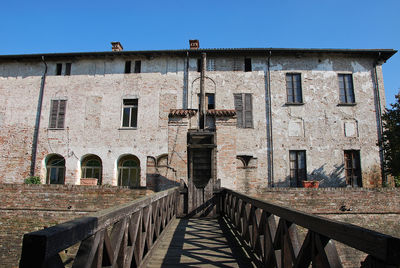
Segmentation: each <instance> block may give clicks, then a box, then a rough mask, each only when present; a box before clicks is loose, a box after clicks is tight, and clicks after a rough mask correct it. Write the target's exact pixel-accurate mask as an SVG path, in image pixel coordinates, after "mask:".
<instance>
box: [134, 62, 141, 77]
mask: <svg viewBox="0 0 400 268" xmlns="http://www.w3.org/2000/svg"><path fill="white" fill-rule="evenodd" d="M141 69H142V61H140V60H136V61H135V70H134V71H135V74H138V73H140V72H141Z"/></svg>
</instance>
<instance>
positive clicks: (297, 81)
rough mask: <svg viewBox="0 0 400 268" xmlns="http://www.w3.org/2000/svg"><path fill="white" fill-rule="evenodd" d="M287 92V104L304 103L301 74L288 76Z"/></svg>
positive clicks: (288, 74)
mask: <svg viewBox="0 0 400 268" xmlns="http://www.w3.org/2000/svg"><path fill="white" fill-rule="evenodd" d="M286 91H287V103H303V94H302V91H301V75H300V74H290V73H287V74H286Z"/></svg>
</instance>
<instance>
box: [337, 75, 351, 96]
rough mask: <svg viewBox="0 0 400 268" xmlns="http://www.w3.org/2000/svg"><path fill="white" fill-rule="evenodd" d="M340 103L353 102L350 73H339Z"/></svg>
mask: <svg viewBox="0 0 400 268" xmlns="http://www.w3.org/2000/svg"><path fill="white" fill-rule="evenodd" d="M338 78H339V94H340V103H355V98H354V89H353V77H352V75H351V74H339V76H338Z"/></svg>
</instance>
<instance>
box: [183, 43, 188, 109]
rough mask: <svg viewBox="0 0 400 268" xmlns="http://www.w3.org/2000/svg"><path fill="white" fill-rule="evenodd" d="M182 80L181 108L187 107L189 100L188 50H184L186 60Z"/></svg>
mask: <svg viewBox="0 0 400 268" xmlns="http://www.w3.org/2000/svg"><path fill="white" fill-rule="evenodd" d="M184 76H185V77H184V80H183V105H182V106H183V109H187V108H188V102H189V97H188V96H189V51H186V62H185V70H184Z"/></svg>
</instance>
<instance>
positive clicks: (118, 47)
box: [111, 42, 124, 51]
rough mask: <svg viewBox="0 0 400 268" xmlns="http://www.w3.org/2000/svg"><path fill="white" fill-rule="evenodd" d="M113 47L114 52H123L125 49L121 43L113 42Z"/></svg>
mask: <svg viewBox="0 0 400 268" xmlns="http://www.w3.org/2000/svg"><path fill="white" fill-rule="evenodd" d="M111 45H112V51H122V50H124V47H123V46H122V45H121V43H120V42H111Z"/></svg>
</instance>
